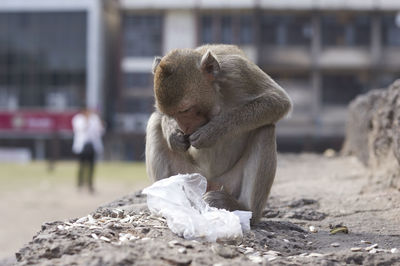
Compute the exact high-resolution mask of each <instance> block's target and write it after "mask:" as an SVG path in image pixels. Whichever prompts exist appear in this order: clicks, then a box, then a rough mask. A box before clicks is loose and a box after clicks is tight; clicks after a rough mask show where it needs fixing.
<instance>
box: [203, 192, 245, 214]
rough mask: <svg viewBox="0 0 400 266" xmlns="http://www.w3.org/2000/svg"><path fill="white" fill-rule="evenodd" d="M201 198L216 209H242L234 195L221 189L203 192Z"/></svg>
mask: <svg viewBox="0 0 400 266" xmlns="http://www.w3.org/2000/svg"><path fill="white" fill-rule="evenodd" d="M203 199H204V201H205V202H206V203H208V205H210V206H211V207H215V208H218V209H225V210H228V211H235V210H244V209H243V208H242V207H241V206H240V204H239V202H237V200H236V199H235V198H234V197H232V196H231V195H230V194H229V193H227V192H225V191H223V190H217V191H209V192H207V193H206V194H204V196H203Z"/></svg>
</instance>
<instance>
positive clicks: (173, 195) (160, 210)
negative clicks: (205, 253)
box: [142, 173, 252, 242]
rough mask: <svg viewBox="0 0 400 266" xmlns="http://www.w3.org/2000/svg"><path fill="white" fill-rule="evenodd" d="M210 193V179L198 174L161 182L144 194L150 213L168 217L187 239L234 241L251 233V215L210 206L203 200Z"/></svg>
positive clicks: (176, 232)
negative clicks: (208, 189) (208, 183)
mask: <svg viewBox="0 0 400 266" xmlns="http://www.w3.org/2000/svg"><path fill="white" fill-rule="evenodd" d="M206 190H207V180H206V178H205V177H203V176H202V175H200V174H197V173H196V174H185V175H181V174H179V175H175V176H171V177H169V178H166V179H162V180H159V181H157V182H155V183H154V184H153V185H151V186H150V187H147V188H145V189H144V190H143V191H142V193H143V194H146V195H147V206H148V208H149V209H150V211H151V212H152V213H153V214H155V215H159V216H162V217H164V218H166V220H167V224H168V227H169V228H170V229H171V231H172V232H174V233H175V234H177V235H179V236H183V237H184V238H186V239H201V240H206V241H209V242H215V241H216V240H230V239H237V238H241V237H242V236H243V231H247V230H250V218H251V215H252V213H251V212H249V211H234V212H229V211H227V210H224V209H217V208H214V207H210V206H209V205H208V204H207V203H206V202H205V201H204V200H203V195H204V193H205V192H206ZM242 229H243V231H242Z"/></svg>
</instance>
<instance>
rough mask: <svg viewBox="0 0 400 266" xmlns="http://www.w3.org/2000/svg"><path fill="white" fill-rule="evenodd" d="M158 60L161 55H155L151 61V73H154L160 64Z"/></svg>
mask: <svg viewBox="0 0 400 266" xmlns="http://www.w3.org/2000/svg"><path fill="white" fill-rule="evenodd" d="M160 62H161V57H159V56H156V57H155V58H154V61H153V66H152V67H151V72H152V73H153V75H154V74H155V73H156V69H157V67H158V65H159V64H160Z"/></svg>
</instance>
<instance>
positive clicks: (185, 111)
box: [179, 107, 192, 114]
mask: <svg viewBox="0 0 400 266" xmlns="http://www.w3.org/2000/svg"><path fill="white" fill-rule="evenodd" d="M190 109H192V107H190V108H187V109H185V110H183V111H179V113H180V114H184V113H187V112H189V110H190Z"/></svg>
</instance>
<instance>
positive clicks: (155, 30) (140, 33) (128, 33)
mask: <svg viewBox="0 0 400 266" xmlns="http://www.w3.org/2000/svg"><path fill="white" fill-rule="evenodd" d="M122 19H123V22H122V39H123V40H122V42H123V48H122V49H123V54H124V56H136V57H144V56H155V55H160V54H161V40H162V17H161V15H136V14H135V15H133V14H125V15H124V16H123V18H122Z"/></svg>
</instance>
